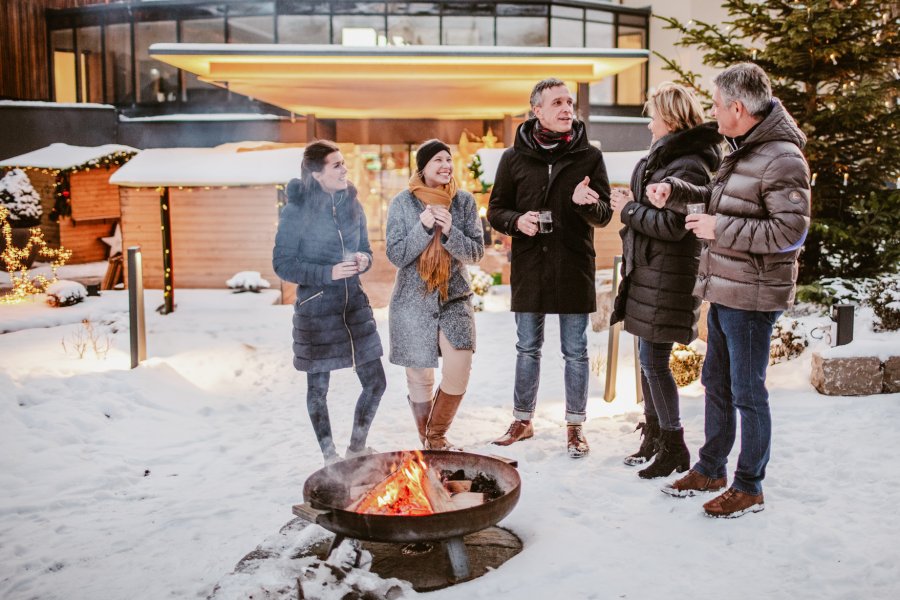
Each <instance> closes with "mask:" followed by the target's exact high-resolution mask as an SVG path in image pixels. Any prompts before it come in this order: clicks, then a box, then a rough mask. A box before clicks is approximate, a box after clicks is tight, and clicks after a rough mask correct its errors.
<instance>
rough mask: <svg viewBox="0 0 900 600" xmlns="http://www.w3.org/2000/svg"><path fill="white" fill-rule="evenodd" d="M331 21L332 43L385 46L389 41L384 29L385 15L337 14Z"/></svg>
mask: <svg viewBox="0 0 900 600" xmlns="http://www.w3.org/2000/svg"><path fill="white" fill-rule="evenodd" d="M335 8H337V7H335ZM331 21H332V33H331V43H332V44H341V45H343V46H383V45H385V44H386V43H387V37H385V31H384V17H378V16H363V15H335V16H334V17H332V20H331Z"/></svg>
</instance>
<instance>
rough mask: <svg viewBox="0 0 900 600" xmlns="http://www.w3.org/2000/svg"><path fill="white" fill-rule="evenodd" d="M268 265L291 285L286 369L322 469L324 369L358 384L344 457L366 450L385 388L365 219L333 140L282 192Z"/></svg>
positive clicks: (328, 453) (326, 430) (326, 451)
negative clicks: (301, 392) (301, 379)
mask: <svg viewBox="0 0 900 600" xmlns="http://www.w3.org/2000/svg"><path fill="white" fill-rule="evenodd" d="M287 195H288V203H287V205H286V206H285V207H284V209H282V211H281V217H280V219H279V222H278V233H277V235H276V236H275V249H274V251H273V253H272V264H273V266H274V268H275V272H276V273H277V274H278V276H279V277H281V278H282V279H283V280H285V281H290V282H292V283H296V284H297V300H296V301H295V302H294V367H295V368H296V369H297V370H298V371H306V385H307V392H306V405H307V408H308V409H309V417H310V420H311V421H312V425H313V429H314V430H315V432H316V437H317V438H318V440H319V447H320V448H321V449H322V454H323V456H324V457H325V463H326V464H329V463H331V462H334V461H337V460H340V457H339V456H338V453H337V451H336V450H335V446H334V441H333V439H332V436H331V422H330V421H329V418H328V406H327V394H328V383H329V379H330V376H331V371H333V370H335V369H344V368H347V367H353V369H354V370H355V371H356V375H357V376H358V377H359V381H360V383H361V384H362V388H363V389H362V393H361V394H360V396H359V399H358V400H357V402H356V411H355V413H354V419H353V433H352V434H351V437H350V446H349V447H348V448H347V458H351V457H353V456H359V455H361V454H365V453H368V452H371V450H370V449H368V448H366V437H367V435H368V433H369V427H370V426H371V424H372V419H373V418H374V417H375V411H376V410H378V404H379V403H380V402H381V396H382V395H383V394H384V390H385V376H384V368H383V367H382V365H381V355H382V354H383V351H382V348H381V338H379V337H378V331H377V329H376V326H375V318H374V316H373V314H372V307H371V306H369V298H368V297H367V296H366V293H365V292H364V291H363V289H362V284H361V283H360V280H359V274H360V273H362V272H364V271H366V270H367V269H368V268H369V267H370V266H371V264H372V250H371V247H370V246H369V236H368V232H367V230H366V217H365V214H364V213H363V208H362V206H361V205H360V203H359V200H357V198H356V189H355V188H354V187H353V186H352V185H350V184H349V183H348V182H347V168H346V167H345V166H344V157H343V156H342V155H341V152H340V150H339V149H338V147H337V145H336V144H334V143H333V142H328V141H318V142H314V143H312V144H310V145H309V146H307V147H306V149H305V150H304V152H303V162H302V164H301V179H299V180H297V179H294V180H292V181H291V182H290V184H289V185H288V189H287Z"/></svg>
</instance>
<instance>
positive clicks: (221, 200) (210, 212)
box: [119, 186, 281, 290]
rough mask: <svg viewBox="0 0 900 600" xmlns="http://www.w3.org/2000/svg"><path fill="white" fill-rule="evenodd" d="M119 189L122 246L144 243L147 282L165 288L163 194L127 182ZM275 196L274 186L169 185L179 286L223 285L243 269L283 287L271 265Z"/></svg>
mask: <svg viewBox="0 0 900 600" xmlns="http://www.w3.org/2000/svg"><path fill="white" fill-rule="evenodd" d="M189 190H190V191H189ZM119 194H120V198H121V207H122V237H123V247H124V248H128V247H129V246H135V245H139V246H141V247H142V249H143V252H142V254H143V265H144V286H145V287H147V288H152V289H162V287H163V272H162V236H161V233H160V209H159V193H158V192H157V191H156V190H155V189H150V188H144V189H140V190H138V189H134V188H124V187H123V188H120V192H119ZM276 201H277V192H276V190H275V188H274V186H272V187H268V186H266V187H256V188H250V187H230V188H224V189H222V188H211V189H208V190H207V189H202V188H185V189H182V190H179V189H178V188H170V189H169V206H170V210H171V219H172V265H173V269H174V276H175V289H176V290H177V289H178V288H211V289H215V288H220V289H224V288H225V287H226V285H225V281H226V280H228V279H230V278H231V276H232V275H234V274H235V273H237V272H239V271H259V272H260V274H261V275H262V276H263V278H265V279H266V280H268V281H269V283H270V284H271V285H272V287H273V288H276V289H278V288H279V287H280V286H281V280H280V279H278V277H277V276H276V275H275V272H274V270H273V269H272V247H273V246H274V245H275V231H276V229H277V225H278V208H277V207H276Z"/></svg>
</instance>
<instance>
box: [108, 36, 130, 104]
mask: <svg viewBox="0 0 900 600" xmlns="http://www.w3.org/2000/svg"><path fill="white" fill-rule="evenodd" d="M131 84H132V80H131V26H130V25H129V24H128V23H117V24H115V25H107V26H106V101H107V102H115V103H116V104H131V103H132V102H134V95H133V93H132V89H131Z"/></svg>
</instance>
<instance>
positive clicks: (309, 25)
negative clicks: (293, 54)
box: [278, 15, 331, 44]
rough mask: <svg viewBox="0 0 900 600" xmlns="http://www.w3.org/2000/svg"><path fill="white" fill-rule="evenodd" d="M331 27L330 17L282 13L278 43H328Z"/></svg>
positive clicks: (279, 22) (279, 19) (279, 21)
mask: <svg viewBox="0 0 900 600" xmlns="http://www.w3.org/2000/svg"><path fill="white" fill-rule="evenodd" d="M330 27H331V25H330V19H329V18H328V17H324V16H323V17H320V16H313V15H310V16H300V15H296V16H295V15H282V16H280V17H278V43H279V44H328V43H330V41H331V39H330V36H331V33H330V31H331V30H330Z"/></svg>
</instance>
